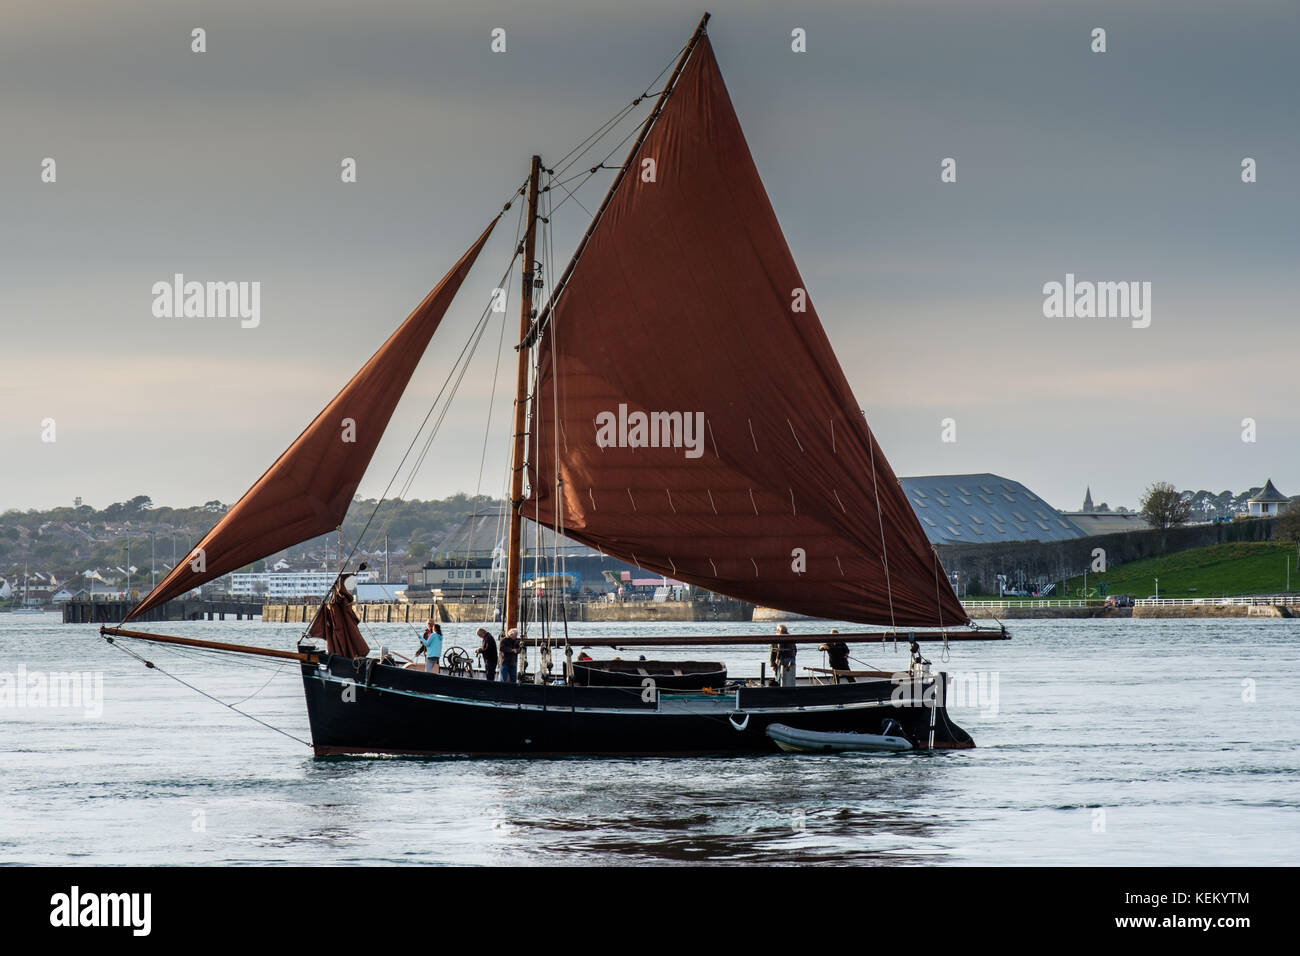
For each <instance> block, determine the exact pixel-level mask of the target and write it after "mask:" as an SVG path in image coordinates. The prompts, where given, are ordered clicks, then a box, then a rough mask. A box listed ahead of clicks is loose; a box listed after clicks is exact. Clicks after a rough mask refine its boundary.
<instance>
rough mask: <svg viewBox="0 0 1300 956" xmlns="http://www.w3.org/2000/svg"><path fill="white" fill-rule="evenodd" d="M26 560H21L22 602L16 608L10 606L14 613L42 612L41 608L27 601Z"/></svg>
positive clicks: (43, 611)
mask: <svg viewBox="0 0 1300 956" xmlns="http://www.w3.org/2000/svg"><path fill="white" fill-rule="evenodd" d="M27 601H28V598H27V562H26V561H24V562H23V603H22V604H21V605H19V606H18V607H16V608H12V611H13V613H14V614H44V613H45V610H44V609H43V608H39V607H36V606H34V605H32V604H28V603H27Z"/></svg>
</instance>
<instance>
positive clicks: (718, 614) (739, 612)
mask: <svg viewBox="0 0 1300 956" xmlns="http://www.w3.org/2000/svg"><path fill="white" fill-rule="evenodd" d="M318 607H319V605H317V604H268V605H266V606H265V607H264V608H262V620H263V621H269V622H272V623H277V624H284V623H288V624H306V623H309V622H310V621H311V620H312V618H314V617H315V615H316V610H317V608H318ZM353 608H354V609H355V610H356V612H357V616H358V617H359V618H360V619H361V620H362V621H364V622H366V623H380V624H383V623H416V624H423V623H424V622H425V621H428V620H429V618H430V617H434V618H436V619H437V620H439V621H442V622H446V623H454V624H481V623H484V622H487V621H491V620H493V619H494V617H495V614H496V611H497V608H496V606H495V605H493V604H486V603H483V602H480V603H477V604H473V603H457V602H446V601H439V602H437V603H436V604H431V603H427V602H426V603H423V604H421V603H412V604H403V603H396V604H354V605H353ZM753 610H754V608H753V605H750V604H745V603H744V602H741V601H624V602H622V603H616V602H608V601H574V602H571V603H568V604H566V605H565V608H564V615H565V617H566V618H567V619H568V620H569V621H574V622H578V621H599V622H606V623H609V622H614V621H748V620H750V617H751V615H752V614H753Z"/></svg>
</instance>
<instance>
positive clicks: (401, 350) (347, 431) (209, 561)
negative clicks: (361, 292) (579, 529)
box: [125, 215, 500, 621]
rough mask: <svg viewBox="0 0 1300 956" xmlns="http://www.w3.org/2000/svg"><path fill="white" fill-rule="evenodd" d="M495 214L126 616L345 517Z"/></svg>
mask: <svg viewBox="0 0 1300 956" xmlns="http://www.w3.org/2000/svg"><path fill="white" fill-rule="evenodd" d="M499 219H500V216H499V215H498V217H497V218H496V219H493V220H492V222H491V223H490V224H489V225H488V227H487V229H485V230H484V231H483V233H482V235H480V236H479V237H478V239H477V240H475V242H474V244H473V245H472V246H470V248H469V250H468V251H467V252H466V253H465V254H464V255H463V256H462V257H461V259H460V261H459V262H457V263H456V265H455V266H453V267H452V269H451V271H450V272H448V273H447V275H446V276H444V277H443V279H442V281H441V282H439V283H438V285H437V286H435V287H434V288H433V290H432V291H431V292H430V293H429V294H428V295H427V296H425V298H424V300H423V301H422V302H421V303H420V304H419V305H418V306H416V308H415V310H414V311H413V312H412V313H411V314H410V315H409V316H408V317H407V318H406V320H405V321H404V322H403V323H402V324H401V325H400V326H398V328H397V330H396V331H395V332H393V334H392V335H391V336H389V338H388V340H387V341H386V342H384V344H383V345H381V346H380V347H379V349H378V351H376V352H375V353H374V355H372V356H371V357H370V360H369V361H368V362H366V364H365V365H364V366H362V368H361V369H360V371H358V372H357V373H356V375H354V376H353V377H352V379H351V380H350V381H349V382H348V383H347V384H346V385H345V386H344V387H343V389H342V390H341V391H340V392H339V393H338V394H337V395H335V396H334V398H333V400H332V401H330V403H329V404H328V405H326V406H325V408H324V410H322V411H321V413H320V414H319V415H317V416H316V418H315V419H313V420H312V422H311V424H310V425H308V426H307V428H306V429H304V430H303V432H302V434H300V435H299V436H298V437H297V439H295V440H294V442H293V443H292V444H291V445H290V446H289V447H288V448H287V449H286V450H285V451H284V453H283V454H281V455H280V457H279V458H277V459H276V461H275V463H274V464H273V465H271V467H270V468H269V469H267V471H266V473H265V474H263V475H262V477H261V478H259V479H258V480H257V481H256V482H255V483H254V484H253V486H252V487H251V488H250V489H249V490H248V491H246V492H245V493H244V495H243V497H241V498H240V499H239V501H238V502H236V503H235V504H234V505H233V506H232V507H231V508H230V510H229V511H227V512H226V514H225V515H224V516H223V517H222V518H221V520H220V521H218V522H217V523H216V524H215V525H214V526H213V527H212V529H211V530H210V531H209V532H208V533H207V534H206V535H204V537H203V538H202V540H200V541H199V543H198V545H197V546H196V547H195V548H194V549H193V550H192V551H191V552H190V553H189V554H188V555H187V556H186V557H185V560H183V561H181V562H179V563H178V564H177V565H176V567H175V568H173V569H172V570H171V571H170V572H169V573H168V574H167V576H166V577H165V578H163V580H162V581H160V582H158V585H157V587H155V588H154V589H153V590H152V591H150V592H149V593H148V594H147V595H146V596H145V597H144V599H143V600H141V601H140V603H139V604H137V605H136V606H135V607H134V608H132V610H131V613H130V614H128V615H127V616H126V618H125V620H126V621H130V620H132V619H133V618H136V617H139V616H140V615H141V614H144V613H145V612H146V611H148V610H150V609H151V608H153V607H156V606H158V605H160V604H163V603H165V602H167V601H169V600H171V599H172V598H174V597H177V596H179V595H181V594H184V593H185V592H186V591H189V590H191V589H193V588H196V587H199V586H200V585H202V584H204V583H206V582H208V581H211V580H214V579H215V578H219V577H221V576H222V575H224V574H228V573H230V572H231V571H236V570H238V569H239V568H242V567H244V566H245V565H247V564H250V563H252V562H254V561H260V560H261V559H263V558H265V557H268V556H269V555H272V554H275V553H276V552H277V551H281V550H283V549H284V548H289V547H293V546H294V545H296V544H301V543H302V542H303V541H307V540H309V539H310V538H314V537H316V536H318V535H321V534H326V533H328V532H329V531H332V530H333V529H335V528H337V527H338V526H339V525H341V524H342V523H343V518H344V516H345V515H346V514H347V510H348V507H349V505H351V503H352V497H353V495H354V494H355V493H356V490H357V486H358V485H359V484H360V483H361V477H362V475H363V474H364V473H365V470H366V467H367V466H368V465H369V464H370V459H371V458H372V457H373V456H374V453H375V449H376V448H377V447H378V445H379V440H380V438H382V437H383V434H384V430H385V429H386V428H387V427H388V422H389V419H391V418H392V415H393V412H394V410H395V409H396V407H397V403H398V402H399V401H400V400H401V397H402V394H403V393H404V392H405V391H406V386H407V384H408V383H409V382H410V380H411V376H412V375H413V374H414V373H415V368H416V366H417V365H418V364H419V362H420V359H421V358H422V357H423V355H424V352H425V349H426V348H427V347H428V345H429V340H430V339H431V338H432V337H433V333H434V332H435V331H436V330H437V328H438V325H439V323H441V321H442V318H443V316H444V315H445V314H446V312H447V309H448V307H449V306H450V305H451V301H452V299H453V298H454V297H455V295H456V292H457V291H458V290H459V289H460V286H461V283H462V282H463V281H464V279H465V276H466V274H467V273H468V272H469V270H470V267H471V266H473V264H474V261H475V260H476V259H477V258H478V254H479V252H480V251H481V250H482V248H483V245H484V243H486V242H487V239H488V236H490V235H491V233H492V229H493V227H495V225H496V223H497V221H498V220H499Z"/></svg>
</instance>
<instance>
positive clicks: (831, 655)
mask: <svg viewBox="0 0 1300 956" xmlns="http://www.w3.org/2000/svg"><path fill="white" fill-rule="evenodd" d="M831 633H832V634H839V631H837V630H836V629H835V628H831ZM817 650H819V651H825V652H826V654H827V657H828V659H829V660H830V665H831V670H834V671H847V670H851V669H852V668H850V667H849V645H847V644H845V643H844V642H843V641H841V640H840V639H839V638H838V637H837V638H836V639H835V640H833V641H827V642H826V643H825V644H822V645H819V646H818V648H817ZM835 681H836V683H838V682H839V681H844V682H846V683H849V684H854V683H856V681H854V679H853V678H852V677H840V676H839V675H838V674H837V675H835Z"/></svg>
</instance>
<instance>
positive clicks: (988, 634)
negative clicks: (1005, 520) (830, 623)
mask: <svg viewBox="0 0 1300 956" xmlns="http://www.w3.org/2000/svg"><path fill="white" fill-rule="evenodd" d="M944 640H947V641H1009V640H1011V635H1010V634H1009V633H1008V632H1007V631H1006V630H999V631H990V630H980V631H861V632H858V633H856V634H853V633H847V634H717V635H689V636H687V635H683V636H673V637H626V638H622V637H611V636H609V635H605V636H603V637H581V638H579V637H570V638H569V644H571V645H572V644H577V645H578V646H580V647H597V646H599V647H722V646H733V645H741V644H754V645H762V644H825V643H826V642H828V641H843V642H844V643H845V644H889V643H892V642H894V641H899V642H900V643H903V644H906V643H908V642H910V641H944ZM523 643H524V644H525V645H527V646H529V647H540V646H541V645H543V644H547V643H549V644H551V645H552V646H555V645H558V644H561V643H563V642H562V641H557V640H555V639H554V638H552V639H551V640H550V641H546V640H543V639H541V638H535V637H530V638H528V639H527V640H525V641H524V642H523Z"/></svg>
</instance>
